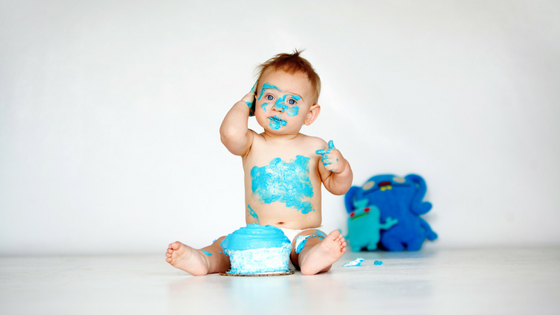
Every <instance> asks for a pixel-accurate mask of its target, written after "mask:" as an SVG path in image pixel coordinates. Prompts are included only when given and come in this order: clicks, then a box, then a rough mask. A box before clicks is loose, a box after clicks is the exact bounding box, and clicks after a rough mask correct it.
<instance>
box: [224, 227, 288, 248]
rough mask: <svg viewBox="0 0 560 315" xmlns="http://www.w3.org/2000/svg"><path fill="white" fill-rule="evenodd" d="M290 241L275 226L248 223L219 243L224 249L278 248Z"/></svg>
mask: <svg viewBox="0 0 560 315" xmlns="http://www.w3.org/2000/svg"><path fill="white" fill-rule="evenodd" d="M290 243H291V241H290V240H289V239H288V237H287V236H286V235H285V234H284V232H282V230H280V229H279V228H277V227H274V226H272V225H267V226H262V225H258V224H256V223H255V224H249V225H247V226H246V227H243V228H240V229H239V230H237V231H235V232H233V233H231V234H229V235H228V236H227V237H226V238H225V239H224V240H223V241H222V243H221V244H220V245H221V246H222V248H223V249H224V250H247V249H259V248H279V247H283V246H285V245H286V244H290Z"/></svg>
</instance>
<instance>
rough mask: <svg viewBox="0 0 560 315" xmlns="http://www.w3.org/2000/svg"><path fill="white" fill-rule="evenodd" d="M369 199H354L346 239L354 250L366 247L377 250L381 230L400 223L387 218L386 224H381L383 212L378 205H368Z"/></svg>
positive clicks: (357, 250)
mask: <svg viewBox="0 0 560 315" xmlns="http://www.w3.org/2000/svg"><path fill="white" fill-rule="evenodd" d="M368 203H369V200H368V199H365V198H364V199H362V200H354V211H353V212H352V213H350V217H349V218H348V235H347V236H346V239H348V241H349V242H350V248H352V251H354V252H359V251H360V250H362V248H364V247H366V248H367V250H375V249H376V248H377V243H378V242H379V231H380V230H381V229H388V228H390V227H392V226H393V225H395V224H397V223H398V220H393V219H392V218H387V222H385V224H381V222H379V220H380V219H381V212H380V211H379V208H377V207H376V206H368Z"/></svg>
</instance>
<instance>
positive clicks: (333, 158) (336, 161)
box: [315, 140, 347, 173]
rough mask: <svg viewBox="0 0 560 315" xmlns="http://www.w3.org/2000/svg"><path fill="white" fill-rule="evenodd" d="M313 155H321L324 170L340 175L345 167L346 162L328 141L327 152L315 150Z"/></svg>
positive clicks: (331, 142)
mask: <svg viewBox="0 0 560 315" xmlns="http://www.w3.org/2000/svg"><path fill="white" fill-rule="evenodd" d="M315 153H316V154H320V155H321V162H323V165H324V166H325V169H326V170H327V171H331V172H333V173H340V172H342V171H343V170H344V168H345V167H346V163H347V162H346V160H345V159H344V158H343V157H342V154H340V151H338V150H337V149H336V148H335V147H334V143H333V141H332V140H331V141H329V149H328V150H327V151H325V150H317V151H315Z"/></svg>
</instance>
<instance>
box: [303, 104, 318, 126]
mask: <svg viewBox="0 0 560 315" xmlns="http://www.w3.org/2000/svg"><path fill="white" fill-rule="evenodd" d="M320 112H321V105H319V104H315V105H313V106H311V108H310V109H309V112H307V116H306V117H305V120H304V121H303V123H304V124H305V125H306V126H309V125H311V124H312V123H313V122H314V121H315V119H317V117H319V113H320Z"/></svg>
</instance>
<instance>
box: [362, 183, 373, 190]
mask: <svg viewBox="0 0 560 315" xmlns="http://www.w3.org/2000/svg"><path fill="white" fill-rule="evenodd" d="M373 186H375V182H374V181H369V182H367V183H365V184H364V186H362V189H363V190H370V189H372V188H373Z"/></svg>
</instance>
